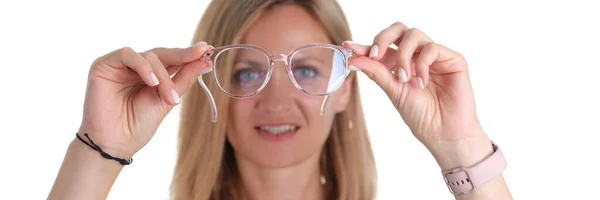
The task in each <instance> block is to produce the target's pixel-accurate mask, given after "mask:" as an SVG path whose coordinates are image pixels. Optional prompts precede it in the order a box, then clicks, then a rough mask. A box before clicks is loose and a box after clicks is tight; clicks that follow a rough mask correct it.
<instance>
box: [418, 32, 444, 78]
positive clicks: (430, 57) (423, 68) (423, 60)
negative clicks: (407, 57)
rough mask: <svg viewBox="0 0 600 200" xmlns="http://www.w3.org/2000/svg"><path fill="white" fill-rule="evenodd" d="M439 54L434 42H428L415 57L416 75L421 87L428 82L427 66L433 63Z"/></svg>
mask: <svg viewBox="0 0 600 200" xmlns="http://www.w3.org/2000/svg"><path fill="white" fill-rule="evenodd" d="M439 55H440V51H439V49H438V48H437V45H436V43H433V42H430V43H428V44H426V45H425V46H424V47H423V49H422V50H421V54H419V57H417V61H416V65H417V67H416V71H417V72H416V75H417V77H418V78H417V79H418V80H417V81H418V84H419V87H420V88H421V89H423V88H425V86H427V83H428V82H429V66H431V65H432V64H433V62H434V61H435V60H436V59H437V58H438V57H439Z"/></svg>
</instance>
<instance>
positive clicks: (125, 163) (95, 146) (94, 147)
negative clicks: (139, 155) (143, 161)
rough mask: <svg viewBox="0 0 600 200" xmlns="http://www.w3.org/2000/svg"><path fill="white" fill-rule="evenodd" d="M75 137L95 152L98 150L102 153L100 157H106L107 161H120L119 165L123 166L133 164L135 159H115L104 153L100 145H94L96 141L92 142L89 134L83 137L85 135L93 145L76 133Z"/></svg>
mask: <svg viewBox="0 0 600 200" xmlns="http://www.w3.org/2000/svg"><path fill="white" fill-rule="evenodd" d="M75 135H76V136H77V138H78V139H79V140H81V141H82V142H83V143H85V144H87V145H88V146H90V147H92V149H94V150H96V151H98V152H100V155H102V157H104V158H106V159H112V160H116V161H119V163H121V165H129V164H131V162H133V158H130V159H129V160H125V159H122V158H115V157H112V156H111V155H109V154H107V153H106V152H104V151H102V148H100V147H99V146H98V145H96V144H95V143H94V141H92V139H90V136H88V134H87V133H84V134H83V135H85V137H86V138H87V139H88V140H89V141H90V143H92V144H90V143H88V142H86V141H85V140H83V139H81V137H80V136H79V133H76V134H75Z"/></svg>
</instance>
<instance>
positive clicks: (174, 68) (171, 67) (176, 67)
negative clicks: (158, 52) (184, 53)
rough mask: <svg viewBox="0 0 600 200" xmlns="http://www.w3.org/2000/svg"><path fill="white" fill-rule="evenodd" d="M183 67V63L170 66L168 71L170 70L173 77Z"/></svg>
mask: <svg viewBox="0 0 600 200" xmlns="http://www.w3.org/2000/svg"><path fill="white" fill-rule="evenodd" d="M181 68H183V66H182V65H173V66H169V67H167V72H169V76H171V77H173V75H175V74H177V72H179V70H181Z"/></svg>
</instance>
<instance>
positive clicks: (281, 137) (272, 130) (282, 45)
mask: <svg viewBox="0 0 600 200" xmlns="http://www.w3.org/2000/svg"><path fill="white" fill-rule="evenodd" d="M242 43H246V44H253V45H257V46H259V47H262V48H263V49H265V50H266V51H268V52H269V53H271V54H287V53H289V52H290V51H292V50H293V49H295V48H297V47H299V46H301V45H307V44H312V43H331V41H330V40H329V39H328V37H327V34H326V32H325V30H324V29H323V28H322V27H321V25H320V23H319V22H318V21H316V19H315V18H313V17H312V16H311V15H310V14H309V13H308V12H306V11H305V10H304V9H303V8H302V7H300V6H295V5H280V6H276V7H274V8H273V9H271V10H269V11H268V12H266V13H264V15H263V16H261V18H260V19H259V20H257V21H256V22H255V23H254V24H253V25H252V27H250V29H249V30H248V31H247V32H246V34H245V35H244V38H243V40H242ZM314 56H318V55H314ZM309 62H310V61H309ZM284 65H285V64H284V63H283V62H277V63H276V64H275V66H274V69H273V74H272V76H271V78H270V80H269V82H268V84H267V85H266V87H265V88H264V89H263V90H262V91H261V92H260V93H259V94H257V95H256V96H254V97H251V98H248V99H234V98H232V99H231V101H230V104H229V112H230V113H229V122H228V123H229V124H228V127H227V138H228V140H229V141H230V143H231V144H232V146H233V148H234V150H235V154H236V157H237V159H238V160H239V159H244V160H245V161H249V162H251V163H253V164H256V165H258V166H261V167H286V166H292V165H296V164H298V163H301V162H303V161H305V160H307V159H309V158H314V157H318V156H320V152H321V149H322V147H323V144H324V143H325V140H326V139H327V137H328V136H329V131H330V129H331V126H332V122H333V118H334V115H335V113H336V112H341V111H343V110H344V109H345V107H346V105H347V104H348V101H349V98H350V81H349V80H347V81H345V82H344V84H343V85H342V87H341V88H340V89H338V91H337V92H335V93H334V94H332V95H330V96H329V99H328V101H327V105H326V107H325V113H324V114H323V116H321V115H320V109H321V104H322V102H323V99H324V97H318V96H310V95H308V94H306V93H303V92H301V91H299V90H297V89H296V88H295V87H294V85H293V83H292V82H291V80H290V78H289V76H288V74H287V71H286V68H285V66H284ZM292 67H293V66H292ZM233 71H234V72H235V71H236V67H235V66H234V68H233ZM308 72H310V71H308ZM308 72H306V73H308ZM294 73H305V72H302V71H300V72H294ZM308 74H310V73H308Z"/></svg>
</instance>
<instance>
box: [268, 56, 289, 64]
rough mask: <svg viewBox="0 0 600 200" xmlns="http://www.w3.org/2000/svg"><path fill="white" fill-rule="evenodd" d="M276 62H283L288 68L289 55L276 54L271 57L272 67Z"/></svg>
mask: <svg viewBox="0 0 600 200" xmlns="http://www.w3.org/2000/svg"><path fill="white" fill-rule="evenodd" d="M276 62H283V64H285V65H286V66H287V65H288V55H286V54H275V55H271V65H275V63H276Z"/></svg>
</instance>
